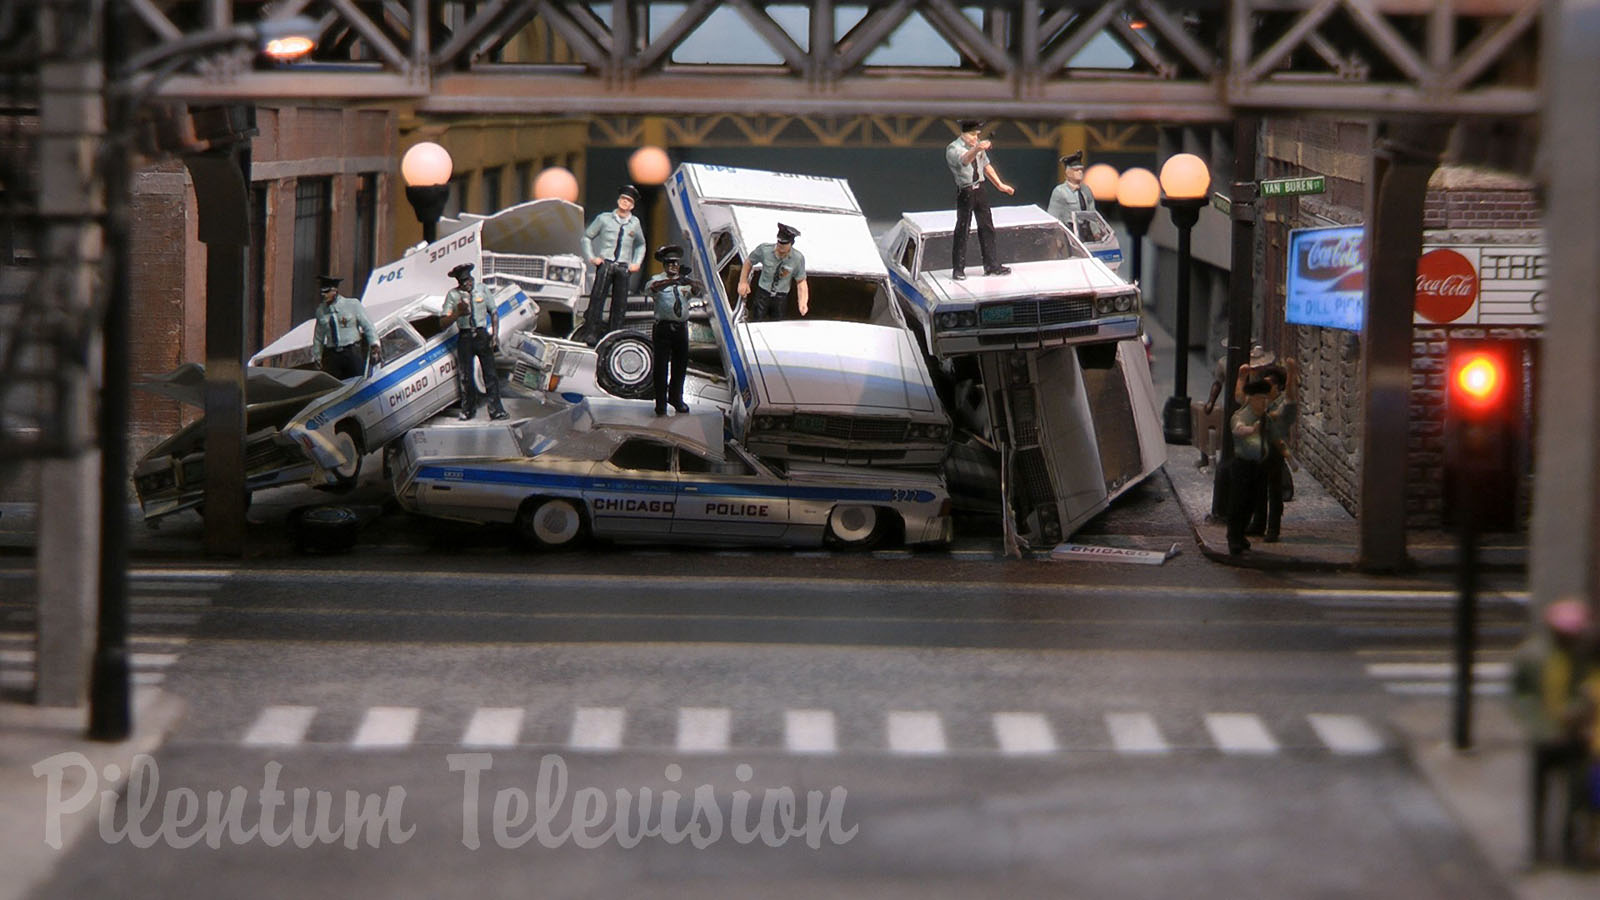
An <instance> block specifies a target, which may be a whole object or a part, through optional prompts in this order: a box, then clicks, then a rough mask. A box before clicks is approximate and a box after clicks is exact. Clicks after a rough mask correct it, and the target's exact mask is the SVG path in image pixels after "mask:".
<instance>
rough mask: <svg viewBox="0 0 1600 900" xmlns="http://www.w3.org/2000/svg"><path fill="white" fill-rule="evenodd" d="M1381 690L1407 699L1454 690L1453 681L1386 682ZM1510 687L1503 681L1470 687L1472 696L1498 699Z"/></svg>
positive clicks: (1439, 695)
mask: <svg viewBox="0 0 1600 900" xmlns="http://www.w3.org/2000/svg"><path fill="white" fill-rule="evenodd" d="M1383 689H1384V690H1386V691H1388V692H1389V693H1391V694H1401V695H1403V696H1407V697H1443V696H1445V695H1447V694H1450V693H1453V692H1454V691H1455V689H1456V686H1455V682H1453V681H1387V682H1384V685H1383ZM1509 691H1510V686H1509V685H1508V684H1506V683H1505V682H1504V681H1477V680H1474V682H1473V685H1472V694H1473V696H1475V697H1500V696H1504V695H1505V694H1507V693H1509Z"/></svg>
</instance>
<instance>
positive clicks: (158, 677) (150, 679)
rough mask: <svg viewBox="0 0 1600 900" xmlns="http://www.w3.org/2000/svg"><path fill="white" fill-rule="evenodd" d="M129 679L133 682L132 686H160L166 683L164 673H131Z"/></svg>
mask: <svg viewBox="0 0 1600 900" xmlns="http://www.w3.org/2000/svg"><path fill="white" fill-rule="evenodd" d="M130 679H131V680H132V681H133V683H134V684H150V685H155V684H160V683H161V682H163V681H166V680H167V673H165V672H134V673H132V674H131V675H130Z"/></svg>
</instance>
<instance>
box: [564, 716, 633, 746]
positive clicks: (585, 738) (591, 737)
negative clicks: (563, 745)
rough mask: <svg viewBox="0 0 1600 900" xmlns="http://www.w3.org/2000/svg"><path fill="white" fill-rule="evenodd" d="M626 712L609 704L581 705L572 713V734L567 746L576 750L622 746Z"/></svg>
mask: <svg viewBox="0 0 1600 900" xmlns="http://www.w3.org/2000/svg"><path fill="white" fill-rule="evenodd" d="M625 721H626V716H625V713H624V712H623V711H622V710H620V709H617V708H615V707H609V706H580V707H578V710H577V712H575V713H573V715H572V736H571V737H570V738H568V739H567V746H569V747H571V748H572V749H574V750H616V749H617V748H619V747H621V746H622V727H623V723H624V722H625Z"/></svg>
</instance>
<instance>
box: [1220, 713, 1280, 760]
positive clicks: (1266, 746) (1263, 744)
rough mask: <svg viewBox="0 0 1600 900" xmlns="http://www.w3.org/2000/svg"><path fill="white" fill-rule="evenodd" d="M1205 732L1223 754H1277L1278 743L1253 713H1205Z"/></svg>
mask: <svg viewBox="0 0 1600 900" xmlns="http://www.w3.org/2000/svg"><path fill="white" fill-rule="evenodd" d="M1206 730H1207V731H1209V732H1211V740H1212V741H1213V742H1215V743H1216V745H1217V749H1219V750H1221V751H1222V752H1223V753H1277V752H1278V742H1277V741H1276V740H1275V739H1273V737H1272V733H1271V732H1269V731H1267V726H1266V725H1264V724H1262V722H1261V718H1260V717H1259V716H1256V715H1255V714H1253V713H1207V714H1206Z"/></svg>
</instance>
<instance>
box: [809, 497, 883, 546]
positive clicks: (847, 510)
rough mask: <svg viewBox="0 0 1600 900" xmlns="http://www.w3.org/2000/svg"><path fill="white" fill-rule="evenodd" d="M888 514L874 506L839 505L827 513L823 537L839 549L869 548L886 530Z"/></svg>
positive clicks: (876, 542)
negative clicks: (826, 523)
mask: <svg viewBox="0 0 1600 900" xmlns="http://www.w3.org/2000/svg"><path fill="white" fill-rule="evenodd" d="M889 518H890V517H889V515H888V514H887V513H885V512H884V511H883V510H881V509H878V508H877V507H875V506H859V505H854V504H851V505H840V506H835V507H834V508H833V509H832V510H831V511H830V512H829V513H828V525H827V530H826V531H825V532H824V538H825V540H826V542H827V543H828V544H830V545H831V546H834V547H838V548H840V549H841V550H870V549H872V548H873V547H874V546H876V545H877V544H878V542H879V541H881V540H882V539H883V535H884V532H885V531H887V530H888V526H889Z"/></svg>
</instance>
